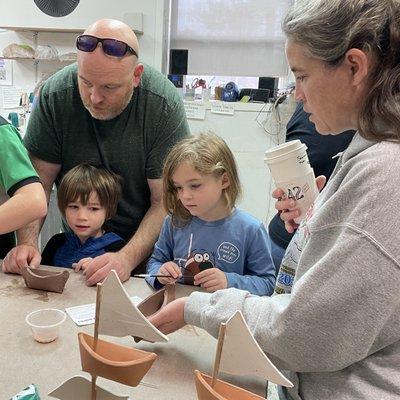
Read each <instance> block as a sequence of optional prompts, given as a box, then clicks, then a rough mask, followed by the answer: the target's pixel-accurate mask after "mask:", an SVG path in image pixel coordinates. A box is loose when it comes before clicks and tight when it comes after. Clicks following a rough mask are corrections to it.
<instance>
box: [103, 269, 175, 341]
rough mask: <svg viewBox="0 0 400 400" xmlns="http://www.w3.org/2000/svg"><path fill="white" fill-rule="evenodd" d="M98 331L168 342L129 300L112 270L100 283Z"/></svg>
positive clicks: (112, 334) (106, 333) (105, 333)
mask: <svg viewBox="0 0 400 400" xmlns="http://www.w3.org/2000/svg"><path fill="white" fill-rule="evenodd" d="M98 331H99V334H103V335H109V336H117V337H124V336H138V337H141V338H143V339H145V340H147V341H149V342H168V338H167V336H165V335H164V334H163V333H161V332H160V331H159V330H158V329H157V328H156V327H155V326H154V325H152V324H151V323H150V322H149V321H148V319H147V318H146V317H145V316H144V315H143V314H142V313H141V312H140V311H139V310H138V308H137V307H136V306H135V305H134V304H133V303H132V302H131V300H130V298H129V295H128V294H127V293H126V290H125V289H124V287H123V286H122V284H121V281H120V280H119V278H118V275H117V273H116V272H115V271H114V270H111V271H110V273H109V274H108V276H107V278H106V279H105V280H104V282H103V284H102V288H101V306H100V316H99V330H98Z"/></svg>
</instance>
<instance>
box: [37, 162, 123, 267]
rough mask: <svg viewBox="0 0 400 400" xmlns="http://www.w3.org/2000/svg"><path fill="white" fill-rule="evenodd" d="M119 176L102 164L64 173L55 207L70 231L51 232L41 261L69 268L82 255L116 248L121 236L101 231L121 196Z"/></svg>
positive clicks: (85, 256) (97, 253) (111, 250)
mask: <svg viewBox="0 0 400 400" xmlns="http://www.w3.org/2000/svg"><path fill="white" fill-rule="evenodd" d="M121 192H122V189H121V184H120V183H119V178H118V177H117V176H116V175H114V174H112V173H110V172H108V171H107V170H105V169H102V168H96V167H93V166H92V165H89V164H80V165H78V166H76V167H74V168H73V169H71V170H70V171H68V173H67V174H66V175H65V176H64V178H63V179H62V181H61V184H60V187H59V189H58V192H57V200H58V207H59V209H60V212H61V214H62V216H63V217H64V219H65V221H66V222H67V224H68V226H69V228H70V230H71V231H69V232H66V233H59V234H57V235H54V236H53V237H52V238H51V239H50V240H49V242H48V243H47V245H46V247H45V248H44V250H43V253H42V264H44V265H55V266H58V267H67V268H72V266H73V264H75V263H78V262H79V261H80V260H82V259H85V258H93V257H97V256H99V255H102V254H104V253H106V252H115V251H118V250H120V249H121V248H122V247H123V246H124V245H125V242H124V240H123V239H122V238H121V237H120V236H118V235H117V234H115V233H113V232H105V231H104V223H105V221H106V220H107V219H109V218H111V217H113V216H114V215H115V213H116V211H117V205H118V201H119V199H120V197H121Z"/></svg>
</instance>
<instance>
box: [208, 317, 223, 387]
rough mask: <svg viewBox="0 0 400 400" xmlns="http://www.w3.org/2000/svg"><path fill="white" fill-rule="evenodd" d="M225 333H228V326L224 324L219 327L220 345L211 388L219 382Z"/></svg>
mask: <svg viewBox="0 0 400 400" xmlns="http://www.w3.org/2000/svg"><path fill="white" fill-rule="evenodd" d="M225 331H226V324H225V323H222V324H221V326H220V327H219V334H218V344H217V351H216V352H215V360H214V368H213V374H212V382H211V387H214V385H215V382H216V381H217V377H218V372H219V364H220V362H221V355H222V347H223V345H224V339H225Z"/></svg>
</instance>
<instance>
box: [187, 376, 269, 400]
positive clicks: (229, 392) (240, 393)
mask: <svg viewBox="0 0 400 400" xmlns="http://www.w3.org/2000/svg"><path fill="white" fill-rule="evenodd" d="M194 374H195V382H196V391H197V398H198V400H265V397H261V396H258V395H256V394H254V393H251V392H249V391H248V390H245V389H242V388H240V387H238V386H235V385H232V384H230V383H228V382H225V381H222V380H220V379H217V380H216V382H215V385H214V387H212V386H211V382H212V377H211V376H209V375H206V374H203V373H202V372H200V371H197V370H196V371H194Z"/></svg>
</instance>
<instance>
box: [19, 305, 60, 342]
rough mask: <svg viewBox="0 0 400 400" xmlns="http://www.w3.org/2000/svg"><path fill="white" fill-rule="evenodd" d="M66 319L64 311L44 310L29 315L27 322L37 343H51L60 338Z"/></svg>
mask: <svg viewBox="0 0 400 400" xmlns="http://www.w3.org/2000/svg"><path fill="white" fill-rule="evenodd" d="M66 318H67V314H65V312H64V311H62V310H58V309H56V308H44V309H42V310H37V311H33V312H31V313H30V314H28V315H27V316H26V318H25V321H26V323H27V324H28V325H29V326H30V327H31V330H32V333H33V337H34V339H35V340H36V341H38V342H40V343H50V342H53V341H54V340H56V339H57V338H58V334H59V328H60V325H61V324H62V323H63V322H64V321H65V319H66Z"/></svg>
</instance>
